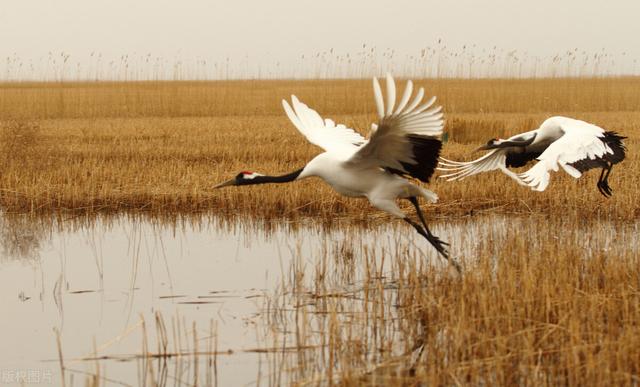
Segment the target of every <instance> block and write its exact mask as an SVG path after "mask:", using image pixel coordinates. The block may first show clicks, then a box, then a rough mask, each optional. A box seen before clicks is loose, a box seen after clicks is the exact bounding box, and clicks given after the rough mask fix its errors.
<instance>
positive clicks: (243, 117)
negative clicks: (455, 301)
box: [0, 78, 640, 221]
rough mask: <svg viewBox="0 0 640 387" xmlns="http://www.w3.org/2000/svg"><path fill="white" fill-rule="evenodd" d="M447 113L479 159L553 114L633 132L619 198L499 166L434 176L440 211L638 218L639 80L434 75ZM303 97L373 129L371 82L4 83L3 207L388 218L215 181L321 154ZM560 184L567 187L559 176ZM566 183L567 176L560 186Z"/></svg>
mask: <svg viewBox="0 0 640 387" xmlns="http://www.w3.org/2000/svg"><path fill="white" fill-rule="evenodd" d="M418 83H419V84H421V85H424V86H425V87H426V88H427V90H428V93H433V94H436V95H438V96H439V99H440V101H441V102H442V103H443V104H444V106H445V110H446V113H447V129H446V130H447V131H448V132H449V139H450V141H449V142H448V143H447V144H445V147H444V151H443V155H444V156H446V157H449V158H454V159H463V158H469V157H471V156H472V155H470V154H469V152H470V151H471V150H472V149H473V148H474V147H476V146H477V145H478V144H479V143H481V142H485V141H486V140H487V139H488V138H491V137H493V136H496V135H505V136H506V135H508V134H511V133H515V132H518V131H520V130H525V129H529V128H531V127H533V126H534V125H535V124H536V123H538V122H540V121H541V120H542V119H544V118H545V117H547V116H549V115H552V114H566V115H571V116H574V117H578V118H583V119H586V120H590V121H593V122H595V123H597V124H600V125H602V126H604V127H605V128H607V129H609V130H616V131H619V132H621V133H623V134H624V135H626V136H628V137H629V140H627V144H628V148H629V156H628V159H627V160H626V161H625V162H624V164H622V166H621V167H617V168H615V169H614V172H613V174H612V177H611V185H612V187H613V188H614V191H615V193H614V196H613V198H612V199H610V200H605V199H604V198H601V197H600V196H599V193H598V192H597V190H596V189H595V181H596V178H597V176H595V174H596V173H597V172H591V173H589V174H588V175H587V176H586V178H583V179H581V180H579V181H573V180H572V179H570V178H567V177H566V176H561V175H562V173H560V174H556V175H554V180H558V181H557V182H554V184H552V185H551V187H550V188H549V189H548V190H547V191H546V192H544V193H542V194H539V193H534V192H529V191H527V190H526V189H524V188H522V187H519V186H517V185H516V184H513V183H512V182H510V181H508V179H507V178H506V177H504V176H501V175H499V174H498V173H493V174H485V175H482V176H476V177H473V178H470V179H468V180H465V181H463V182H455V183H446V182H443V181H434V182H433V183H432V185H431V186H432V188H433V190H434V191H436V192H437V193H438V194H439V195H440V197H441V201H440V203H439V204H438V205H436V206H434V207H433V209H432V210H433V211H435V212H437V213H438V214H439V215H440V216H452V215H455V216H460V215H466V214H469V213H471V212H472V211H473V212H478V211H502V212H518V213H531V212H534V213H539V212H541V213H547V214H555V213H558V211H561V213H563V214H572V215H577V216H599V217H608V218H615V219H625V220H630V219H635V218H637V217H638V215H639V214H640V212H639V210H638V208H637V206H636V205H635V200H636V198H637V197H638V187H639V186H640V184H638V183H639V181H638V180H639V177H638V176H639V174H638V173H637V172H638V171H639V170H640V168H639V166H638V156H637V154H636V152H635V149H637V144H638V140H639V139H640V137H639V136H640V134H639V133H640V79H638V78H621V79H557V80H423V81H420V82H418ZM292 93H295V94H297V95H298V96H299V97H300V98H301V99H302V100H303V101H305V102H307V103H308V104H310V105H311V106H313V107H315V108H316V109H317V110H318V111H319V112H320V113H321V114H323V115H324V116H326V117H331V118H333V119H335V120H336V121H341V122H345V123H346V124H348V125H350V126H352V127H355V128H357V129H359V130H360V131H361V132H362V133H363V134H366V133H367V131H368V128H369V124H370V123H371V122H372V120H373V118H374V115H373V114H372V112H373V111H374V107H373V104H372V97H371V87H370V82H369V81H296V82H294V81H241V82H240V81H239V82H139V83H69V84H68V83H62V84H29V83H15V84H3V85H0V125H1V128H0V141H1V142H0V148H1V149H0V151H1V152H2V155H1V156H0V170H1V171H2V173H1V174H0V204H1V205H2V207H3V208H4V209H5V210H7V211H10V212H25V211H38V212H47V211H51V210H73V211H88V212H94V211H102V212H108V211H119V210H143V211H152V212H159V211H172V212H175V211H178V212H194V211H212V212H214V213H218V214H227V215H231V214H234V215H235V214H251V215H253V216H258V217H263V218H274V217H276V218H296V217H298V216H306V215H313V216H316V217H319V218H320V219H324V220H327V221H330V220H331V219H334V218H335V217H353V218H356V219H361V220H364V221H369V220H371V219H376V218H378V217H380V216H384V215H382V214H380V213H379V212H376V211H372V210H371V209H370V206H369V205H368V203H366V201H362V200H360V201H358V200H352V199H345V198H341V197H339V196H337V195H335V194H334V193H332V192H331V190H330V189H328V188H327V187H326V186H324V185H323V184H320V183H318V182H316V181H305V182H299V183H295V184H290V185H287V186H281V187H274V186H266V187H265V186H263V187H245V188H243V189H233V188H231V189H227V190H221V191H215V190H212V189H211V187H212V186H213V184H215V183H216V182H219V181H221V180H223V179H228V178H230V177H232V176H234V175H235V174H236V173H237V172H239V171H241V170H247V169H248V170H253V171H257V172H262V173H268V174H279V173H286V172H289V171H291V170H294V169H297V168H299V167H300V166H302V165H304V163H305V162H307V161H308V160H309V159H310V158H312V157H313V156H314V155H315V154H317V153H318V151H319V150H318V149H317V148H315V147H313V146H311V145H309V144H307V143H306V141H305V140H304V139H303V138H302V136H300V135H299V134H298V133H297V131H296V130H295V128H294V127H293V126H292V125H291V124H290V123H289V122H288V120H287V118H286V117H285V115H284V114H283V112H282V110H281V105H280V99H282V98H286V97H288V96H289V95H290V94H292ZM560 182H561V183H560ZM555 183H560V184H555Z"/></svg>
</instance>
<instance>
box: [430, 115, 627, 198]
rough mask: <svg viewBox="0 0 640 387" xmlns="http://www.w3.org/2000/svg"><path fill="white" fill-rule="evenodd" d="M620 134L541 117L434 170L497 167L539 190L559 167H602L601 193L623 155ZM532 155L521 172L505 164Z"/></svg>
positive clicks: (462, 172) (461, 173) (574, 172)
mask: <svg viewBox="0 0 640 387" xmlns="http://www.w3.org/2000/svg"><path fill="white" fill-rule="evenodd" d="M622 139H624V137H622V136H619V135H617V134H616V133H615V132H606V131H605V130H604V129H602V128H600V127H599V126H596V125H593V124H590V123H588V122H585V121H581V120H576V119H573V118H568V117H560V116H556V117H551V118H548V119H546V120H545V121H544V122H543V123H542V125H540V127H539V128H538V129H536V130H532V131H529V132H525V133H521V134H517V135H515V136H512V137H510V138H508V139H506V140H499V139H493V140H490V141H489V142H488V143H487V144H486V145H485V146H483V147H481V148H480V149H484V150H490V152H489V153H487V154H486V155H484V156H482V157H480V158H478V159H476V160H473V161H468V162H459V161H452V160H447V159H444V158H442V159H441V165H442V166H443V167H440V168H438V169H439V170H442V171H445V172H447V173H446V174H445V175H442V176H440V177H442V178H445V179H447V180H460V179H464V178H466V177H468V176H471V175H475V174H477V173H480V172H488V171H492V170H500V171H502V172H503V173H505V174H506V175H507V176H509V177H511V178H513V179H514V180H515V181H516V182H518V183H519V184H521V185H525V186H528V187H530V188H531V189H533V190H536V191H544V190H545V189H546V188H547V186H548V185H549V182H550V179H551V175H550V172H557V171H558V170H560V169H562V170H564V171H565V172H566V173H568V174H569V175H571V176H572V177H574V178H576V179H577V178H579V177H581V176H582V173H583V172H585V171H587V170H589V169H592V168H602V169H603V173H602V174H601V175H600V180H599V181H598V189H600V192H602V194H603V195H605V196H610V195H611V188H610V187H609V186H608V182H607V179H608V176H609V173H610V172H611V168H612V166H613V165H614V164H616V163H619V162H620V161H622V160H623V159H624V157H625V148H624V144H623V143H622ZM534 160H537V163H536V164H535V165H534V166H533V167H531V168H530V169H528V170H527V171H525V172H523V173H514V172H512V171H511V170H509V169H508V167H510V166H513V167H521V166H524V165H526V164H527V163H528V162H529V161H534ZM605 172H606V174H605Z"/></svg>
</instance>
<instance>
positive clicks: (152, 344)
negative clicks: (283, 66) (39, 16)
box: [0, 78, 640, 386]
mask: <svg viewBox="0 0 640 387" xmlns="http://www.w3.org/2000/svg"><path fill="white" fill-rule="evenodd" d="M417 83H419V84H420V85H421V86H424V87H425V88H426V90H427V93H428V94H433V95H437V96H438V98H439V101H440V102H441V103H442V104H443V105H444V107H445V112H446V126H445V132H446V138H447V142H446V143H445V145H444V148H443V152H444V153H443V155H444V156H445V157H447V158H452V159H469V158H470V157H471V155H470V152H471V150H472V149H474V148H475V147H477V146H478V144H479V143H482V142H486V140H488V139H489V138H492V137H496V136H507V135H509V134H511V133H517V132H520V131H523V130H526V129H530V128H534V127H535V125H536V124H537V123H539V122H541V121H542V120H543V119H544V118H546V117H547V116H549V115H553V114H563V115H568V116H572V117H576V118H581V119H585V120H588V121H591V122H594V123H596V124H598V125H600V126H602V127H604V128H606V129H607V130H615V131H617V132H619V133H621V134H623V135H625V136H627V137H628V139H627V140H626V144H627V148H628V156H627V159H626V160H625V161H624V162H623V163H622V164H621V167H620V168H618V169H617V170H616V171H614V173H613V174H612V176H611V185H612V187H613V189H614V195H613V197H612V198H611V199H605V198H603V197H601V195H600V194H599V192H598V191H597V189H596V187H595V183H596V180H597V176H596V175H597V173H596V172H592V173H588V174H587V175H586V176H585V177H583V178H582V179H580V180H577V181H576V180H574V179H572V178H570V177H568V176H563V174H561V173H559V174H555V175H554V176H553V177H552V179H553V182H552V184H551V186H550V187H549V188H548V189H547V190H546V191H545V192H543V193H537V192H532V191H529V190H527V189H525V188H523V187H520V186H518V185H516V184H514V183H513V182H512V181H510V180H508V177H506V176H503V175H502V174H499V173H495V174H485V175H483V176H475V177H473V178H469V179H466V180H464V181H461V182H449V183H447V182H444V181H441V180H438V179H437V178H434V179H433V181H432V183H431V189H432V190H433V191H435V192H437V193H438V195H439V196H440V202H439V203H438V204H435V205H428V206H427V205H425V206H424V208H425V210H426V213H427V214H428V216H430V217H431V218H432V219H435V220H434V232H435V233H437V235H439V236H441V237H442V238H443V239H444V240H447V241H448V242H450V243H451V245H452V248H451V252H452V255H453V256H454V257H456V258H457V259H458V260H459V261H460V262H461V263H462V265H463V267H464V274H463V275H462V276H459V275H457V274H456V273H454V272H453V271H451V270H450V269H449V268H448V266H447V265H445V264H444V263H443V262H442V261H441V260H439V259H438V257H437V256H436V255H435V253H434V251H432V249H430V246H428V245H426V244H424V243H422V242H423V241H422V240H421V239H419V238H417V237H416V236H415V235H414V233H413V230H410V229H407V228H406V227H405V225H403V224H400V223H399V222H396V221H394V220H392V219H390V218H387V217H386V215H384V214H381V213H380V212H377V211H375V210H373V209H372V208H371V207H370V206H369V204H368V202H366V201H364V200H354V199H346V198H342V197H340V196H338V195H336V194H335V193H333V192H332V191H331V190H330V189H329V188H328V187H325V186H324V185H322V184H321V183H320V182H318V181H302V182H297V183H294V184H289V185H285V186H256V187H246V189H232V190H226V191H215V190H213V189H212V187H213V185H214V184H215V183H217V182H220V181H223V180H225V179H228V178H230V177H232V176H233V175H235V174H236V173H237V172H239V171H241V170H253V171H257V172H263V173H271V174H278V173H285V172H289V171H291V170H294V169H297V168H299V167H300V166H302V165H303V164H304V163H305V162H306V161H308V160H309V159H310V158H311V157H313V156H314V155H315V154H316V153H317V151H318V150H317V149H316V148H314V147H313V146H311V145H308V144H307V143H306V141H305V140H304V138H303V137H302V136H300V135H299V134H298V133H297V132H296V130H295V128H294V127H293V126H292V125H291V124H290V123H289V122H288V121H287V118H286V116H285V115H284V114H283V113H282V111H281V105H280V100H281V99H282V98H286V97H288V96H289V95H290V94H296V95H297V96H298V97H300V99H301V100H302V101H304V102H305V103H307V104H309V105H310V106H312V107H314V108H315V109H317V110H318V111H319V112H320V113H321V114H322V115H324V116H325V117H330V118H332V119H334V120H335V121H336V122H344V123H345V124H347V125H348V126H351V127H353V128H355V129H357V130H359V131H360V132H361V133H363V134H366V132H367V129H368V128H369V125H370V123H371V122H373V118H374V114H373V113H374V111H375V108H374V105H373V100H372V97H371V86H370V81H368V80H367V81H356V80H333V81H219V82H130V83H91V82H87V83H57V84H39V83H6V84H2V85H0V147H2V154H1V155H0V171H2V172H1V173H0V205H1V206H2V210H3V214H2V223H1V224H0V238H1V239H2V246H3V249H2V258H1V259H0V279H1V280H0V287H1V289H2V290H3V294H8V295H9V297H8V299H9V301H8V302H7V303H6V308H7V310H8V312H7V313H8V315H11V316H12V318H11V319H3V322H2V323H0V324H2V325H0V335H1V336H0V337H2V338H3V340H2V342H4V343H8V345H10V346H11V347H12V348H16V350H15V351H14V353H3V355H4V356H5V357H6V358H5V359H4V361H3V362H2V363H3V364H7V365H8V367H15V368H16V369H24V368H26V367H30V368H38V369H42V368H46V369H49V370H51V374H50V375H48V376H49V377H51V378H54V383H58V381H62V380H64V382H65V383H66V384H67V385H84V384H87V385H119V384H120V385H122V384H124V385H150V386H151V385H167V386H169V385H194V384H198V385H216V384H218V385H228V384H229V383H232V384H237V383H240V382H243V383H253V382H258V383H260V384H266V385H282V384H293V385H328V384H341V385H356V384H370V385H393V384H396V385H400V384H403V385H404V384H409V385H414V384H419V383H423V384H428V385H496V384H498V385H513V384H519V385H558V384H572V385H593V386H601V385H620V384H623V385H637V384H638V383H640V368H639V367H640V327H639V325H638V324H639V322H640V270H639V267H640V262H639V258H638V257H639V256H640V253H639V251H638V250H639V249H640V241H639V239H638V238H639V237H638V235H639V233H638V231H639V230H638V227H640V224H639V222H638V218H639V216H640V208H639V207H638V204H637V198H638V197H640V195H639V194H640V192H639V190H640V188H639V187H640V180H639V179H640V178H639V175H640V174H639V173H638V172H639V171H640V166H639V159H638V154H637V152H636V149H637V148H638V141H639V140H640V79H638V78H589V79H554V80H551V79H538V80H514V79H493V80H459V79H444V80H443V79H440V80H421V81H418V82H417ZM406 209H407V210H409V207H407V208H406ZM12 294H14V295H12ZM51 328H56V330H57V331H58V334H57V335H56V334H55V333H54V332H53V331H52V329H51ZM29 332H37V334H32V335H31V336H29ZM29 337H31V338H29ZM56 337H57V338H58V339H59V349H60V355H59V354H58V345H57V344H56ZM27 342H28V343H29V345H24V344H25V343H27ZM18 348H20V349H19V350H18ZM42 360H45V362H44V363H43V362H41V361H42ZM60 370H63V372H62V373H60Z"/></svg>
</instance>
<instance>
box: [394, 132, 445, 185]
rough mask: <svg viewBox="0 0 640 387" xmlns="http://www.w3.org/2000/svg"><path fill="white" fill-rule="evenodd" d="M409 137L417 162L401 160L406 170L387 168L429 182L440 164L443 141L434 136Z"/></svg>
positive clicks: (395, 172)
mask: <svg viewBox="0 0 640 387" xmlns="http://www.w3.org/2000/svg"><path fill="white" fill-rule="evenodd" d="M407 139H408V140H409V143H411V145H412V152H413V158H414V160H415V163H414V164H411V163H406V162H400V164H401V165H402V168H403V169H404V171H400V170H398V169H394V168H387V170H388V171H389V172H391V173H394V174H396V175H409V176H411V177H414V178H416V179H418V180H420V181H422V182H424V183H428V182H429V179H430V178H431V176H432V175H433V173H434V172H435V169H436V166H437V165H438V157H440V150H441V149H442V141H440V140H439V139H437V138H434V137H427V136H417V135H410V136H407Z"/></svg>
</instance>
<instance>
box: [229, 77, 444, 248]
mask: <svg viewBox="0 0 640 387" xmlns="http://www.w3.org/2000/svg"><path fill="white" fill-rule="evenodd" d="M373 89H374V97H375V102H376V109H377V112H378V118H379V121H378V122H377V123H376V124H372V126H371V132H370V136H369V138H368V139H365V138H364V137H362V136H361V135H360V134H358V133H357V132H355V131H354V130H353V129H350V128H347V127H346V126H344V125H341V124H336V123H335V122H333V121H332V120H330V119H323V118H322V117H321V116H320V115H319V114H318V113H317V112H316V111H315V110H313V109H310V108H309V107H308V106H307V105H305V104H303V103H302V102H300V101H299V100H298V99H297V98H296V97H295V96H291V105H290V104H289V102H287V101H285V100H283V101H282V106H283V108H284V110H285V112H286V114H287V116H288V117H289V119H290V120H291V122H292V123H293V124H294V125H295V127H296V128H297V129H298V130H299V131H300V133H302V134H303V135H304V136H305V137H306V138H307V140H308V141H309V142H310V143H312V144H314V145H317V146H319V147H321V148H323V149H324V152H323V153H321V154H319V155H317V156H316V157H314V158H313V159H312V160H311V161H309V162H308V163H307V164H306V165H305V166H304V168H302V169H300V170H298V171H295V172H292V173H290V174H288V175H283V176H264V175H260V174H256V173H253V172H241V173H239V174H238V175H237V176H236V178H235V179H232V180H229V181H227V182H224V183H222V184H219V185H218V186H217V187H224V186H227V185H248V184H263V183H285V182H290V181H294V180H299V179H304V178H308V177H313V176H315V177H319V178H321V179H322V180H324V181H325V182H326V183H327V184H329V185H330V186H331V187H332V188H333V189H334V190H335V191H336V192H338V193H340V194H342V195H345V196H350V197H366V198H367V199H369V201H370V202H371V204H372V205H373V206H374V207H376V208H378V209H380V210H383V211H386V212H388V213H390V214H392V215H394V216H396V217H398V218H401V219H403V220H405V221H407V222H408V223H410V224H411V225H412V226H413V227H414V228H415V229H416V231H418V233H420V234H421V235H423V236H424V237H425V238H427V240H428V241H429V242H430V243H431V244H432V245H433V246H434V247H435V248H436V249H437V250H438V252H439V253H441V254H442V255H444V256H445V257H447V258H448V253H447V251H446V248H445V247H444V246H445V245H447V244H446V243H444V242H442V241H440V239H439V238H437V237H436V236H435V235H433V234H432V233H431V232H430V231H429V229H428V227H427V225H426V223H425V220H424V216H423V215H422V212H421V210H420V207H419V206H418V201H417V198H418V197H423V198H425V199H426V200H428V201H429V202H431V203H435V202H436V201H437V200H438V196H437V195H436V194H435V193H433V192H431V191H429V190H427V189H425V188H422V187H421V186H419V185H417V184H415V183H413V182H411V181H409V180H407V178H406V176H411V177H414V178H416V179H418V180H421V181H423V182H428V180H429V178H430V177H431V175H432V174H433V171H434V170H435V167H436V165H437V162H438V156H439V152H440V148H441V146H442V143H441V141H440V136H441V135H442V128H443V120H442V116H443V114H442V113H441V109H442V108H441V107H440V106H433V104H434V102H435V97H432V98H430V99H429V100H427V101H426V102H425V101H423V97H424V90H423V89H422V88H420V89H418V91H417V92H416V93H414V92H413V83H412V82H411V81H408V82H407V86H406V87H405V89H404V92H403V94H402V96H401V97H400V98H399V100H398V101H396V87H395V82H394V81H393V78H391V76H390V75H387V82H386V102H385V98H384V97H383V93H382V89H381V87H380V84H379V83H378V80H377V79H375V78H374V80H373ZM396 102H397V103H396ZM432 106H433V107H432ZM397 199H408V200H410V201H411V203H412V204H413V205H414V206H415V208H416V211H417V213H418V216H419V218H420V221H421V222H422V225H419V224H418V223H416V222H414V221H412V220H411V219H410V218H409V217H408V216H407V215H406V214H405V213H403V212H402V210H401V209H400V207H399V206H398V204H397V203H396V200H397Z"/></svg>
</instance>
